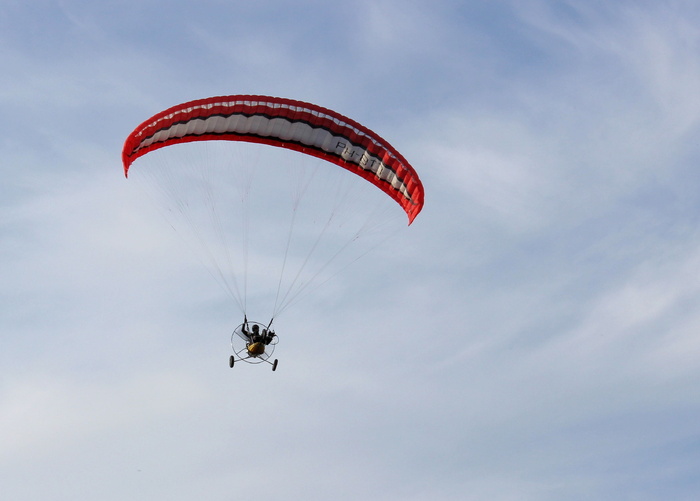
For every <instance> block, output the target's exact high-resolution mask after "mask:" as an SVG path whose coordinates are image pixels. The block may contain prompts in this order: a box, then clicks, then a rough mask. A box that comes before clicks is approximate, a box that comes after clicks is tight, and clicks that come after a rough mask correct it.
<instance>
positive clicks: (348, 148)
mask: <svg viewBox="0 0 700 501" xmlns="http://www.w3.org/2000/svg"><path fill="white" fill-rule="evenodd" d="M206 140H229V141H247V142H253V143H264V144H268V145H272V146H278V147H281V148H287V149H290V150H296V151H299V152H302V153H305V154H308V155H313V156H316V157H319V158H322V159H325V160H327V161H329V162H332V163H334V164H337V165H339V166H341V167H343V168H345V169H347V170H349V171H351V172H354V173H355V174H357V175H358V176H361V177H362V178H364V179H366V180H367V181H369V182H370V183H372V184H374V185H376V186H377V187H378V188H380V189H381V190H382V191H384V192H385V193H386V194H388V195H389V196H390V197H392V198H393V199H394V200H395V201H396V202H398V203H399V205H401V207H402V208H403V209H404V211H405V212H406V214H407V215H408V221H409V224H411V223H412V222H413V220H414V219H415V217H416V216H417V215H418V213H419V212H420V211H421V209H422V208H423V185H422V184H421V181H420V179H419V178H418V174H417V173H416V171H415V170H414V169H413V167H411V165H410V164H409V163H408V162H407V161H406V159H405V158H404V157H403V156H402V155H401V154H400V153H399V152H398V151H396V149H394V148H393V147H392V146H391V145H390V144H389V143H387V142H386V141H385V140H384V139H382V138H381V137H380V136H378V135H377V134H375V133H374V132H372V131H371V130H370V129H368V128H367V127H364V126H363V125H360V124H359V123H357V122H355V121H353V120H351V119H350V118H347V117H345V116H343V115H341V114H339V113H336V112H334V111H332V110H328V109H326V108H322V107H320V106H316V105H314V104H310V103H305V102H301V101H295V100H292V99H282V98H277V97H269V96H249V95H235V96H221V97H211V98H207V99H199V100H196V101H190V102H188V103H183V104H180V105H177V106H173V107H172V108H169V109H167V110H165V111H162V112H161V113H158V114H157V115H154V116H153V117H151V118H149V119H148V120H146V121H145V122H144V123H142V124H141V125H139V126H138V127H137V128H136V129H135V130H134V131H133V132H132V133H131V134H130V135H129V137H128V138H127V139H126V142H125V144H124V150H123V152H122V160H123V162H124V174H125V175H128V172H129V167H130V166H131V164H132V163H133V162H134V160H136V159H137V158H139V157H140V156H142V155H145V154H146V153H148V152H149V151H153V150H157V149H159V148H162V147H164V146H168V145H170V144H176V143H185V142H190V141H206Z"/></svg>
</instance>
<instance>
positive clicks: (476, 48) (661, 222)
mask: <svg viewBox="0 0 700 501" xmlns="http://www.w3.org/2000/svg"><path fill="white" fill-rule="evenodd" d="M699 27H700V7H699V6H698V5H697V3H696V2H693V1H670V0H656V1H644V0H642V1H627V0H621V1H617V2H605V1H597V0H591V1H588V2H574V1H566V0H562V1H547V0H517V1H516V0H512V1H508V0H502V1H471V0H464V1H456V0H455V1H449V0H426V1H420V0H401V1H399V0H371V1H370V0H366V1H363V0H350V1H346V2H335V1H320V0H317V1H311V0H300V1H294V2H292V1H282V0H260V1H257V2H249V1H237V0H236V1H215V0H201V1H198V2H184V1H179V0H173V1H170V2H165V1H162V0H139V1H132V0H124V1H114V2H94V1H86V0H64V1H49V0H46V1H42V0H30V1H26V0H23V1H19V0H1V1H0V47H1V49H0V115H1V116H2V117H3V120H2V121H0V170H1V172H2V181H0V491H2V497H3V499H16V500H19V499H21V500H25V501H36V500H48V499H51V500H56V501H61V500H71V501H75V500H79V499H100V500H104V501H111V500H123V499H133V500H157V499H168V500H171V501H184V500H191V499H218V500H239V499H257V500H261V501H263V500H278V499H289V498H295V499H306V500H309V501H313V500H329V499H333V500H339V501H342V500H355V499H372V500H382V501H393V500H401V501H410V500H424V499H432V500H434V501H453V500H460V501H462V500H485V499H486V500H491V501H502V500H503V501H510V500H584V499H586V500H588V499H596V500H657V499H664V500H666V499H674V500H691V499H693V500H694V499H698V498H700V476H698V471H700V420H698V419H697V415H698V414H699V413H700V273H699V272H700V218H699V217H698V208H699V207H700V189H698V188H700V174H699V173H698V170H697V165H698V162H699V161H700V146H699V143H698V141H697V140H696V138H697V135H698V133H700V94H698V89H699V88H700V28H699ZM228 94H263V95H272V96H282V97H288V98H292V99H299V100H303V101H308V102H312V103H315V104H318V105H320V106H323V107H327V108H330V109H333V110H336V111H338V112H340V113H342V114H344V115H347V116H350V117H352V118H353V119H355V120H357V121H358V122H360V123H362V124H365V125H366V126H368V127H369V128H371V129H373V130H375V131H377V132H378V133H380V134H381V136H383V137H384V138H385V139H387V140H388V141H389V142H390V143H391V144H392V145H393V146H395V147H396V148H397V149H398V150H399V151H401V152H402V154H403V155H404V156H405V157H406V158H407V159H409V161H410V162H411V164H412V165H413V166H414V167H415V169H416V171H417V172H418V173H419V175H420V177H421V179H422V181H423V184H424V187H425V199H426V203H425V208H424V210H423V212H422V213H421V214H420V215H419V216H418V218H417V219H416V220H415V222H414V223H413V224H412V225H411V226H410V227H405V228H402V229H401V231H399V232H397V234H396V236H395V237H393V238H392V239H391V240H390V241H388V242H386V243H385V244H384V245H383V246H382V247H380V248H378V249H376V252H374V253H372V254H370V255H368V256H367V257H366V258H364V259H361V260H359V261H358V262H356V263H354V264H353V266H352V268H351V269H348V270H343V271H342V272H341V273H340V274H339V275H338V276H336V277H335V278H334V279H333V280H332V282H331V283H329V284H327V285H324V286H323V287H320V288H319V289H318V290H317V291H315V292H314V293H313V294H309V295H308V296H307V297H306V298H305V299H304V300H303V301H300V302H299V303H297V304H295V305H294V307H293V308H290V309H289V310H288V311H287V312H285V314H284V316H283V317H281V318H280V319H279V323H277V324H276V327H277V333H278V334H279V336H280V343H279V345H278V346H277V349H276V351H275V357H276V358H278V359H279V360H280V365H279V368H278V369H277V371H275V372H272V371H271V370H270V367H269V366H267V365H265V364H261V365H243V364H241V365H240V366H239V365H236V366H235V367H234V368H233V369H230V368H229V367H228V363H227V361H228V357H229V355H230V353H231V351H230V350H231V348H230V345H229V342H230V333H231V331H232V329H233V328H234V327H235V326H236V325H237V324H238V323H239V322H240V318H239V317H240V315H239V313H238V311H237V310H236V308H235V305H233V304H232V303H231V301H230V300H229V299H228V298H227V297H226V296H225V294H223V293H222V289H221V288H220V287H219V286H218V285H217V283H216V282H215V281H213V280H212V278H211V276H209V274H208V273H206V271H204V270H203V269H202V267H201V266H200V264H199V263H197V262H196V260H195V259H193V258H192V255H191V254H190V253H189V252H187V251H185V250H184V249H183V245H182V243H181V242H180V239H179V238H178V236H177V235H176V234H174V233H173V232H172V231H170V228H169V227H168V225H167V224H164V221H163V220H162V218H161V217H160V216H159V214H158V212H157V211H155V210H154V209H153V205H152V204H151V203H150V201H149V200H148V199H147V197H144V193H143V192H142V191H141V190H139V189H137V187H136V185H135V183H132V182H131V179H129V180H126V179H125V178H124V175H123V170H122V165H121V148H122V145H123V142H124V139H125V138H126V136H127V135H128V134H129V133H130V132H131V130H133V128H134V127H136V125H138V124H139V123H141V122H142V121H143V120H145V119H146V118H148V117H150V116H151V115H153V114H155V113H157V112H158V111H160V110H163V109H165V108H168V107H170V106H173V105H176V104H178V103H182V102H185V101H189V100H193V99H198V98H204V97H209V96H216V95H228Z"/></svg>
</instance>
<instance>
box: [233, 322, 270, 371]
mask: <svg viewBox="0 0 700 501" xmlns="http://www.w3.org/2000/svg"><path fill="white" fill-rule="evenodd" d="M278 340H279V339H278V337H277V334H275V331H273V330H272V329H270V324H268V325H265V324H262V323H260V322H250V321H248V319H245V320H244V321H243V323H242V324H241V325H239V326H238V327H236V328H235V329H234V330H233V333H232V334H231V348H232V349H233V355H231V356H230V357H229V367H233V366H234V364H235V363H236V362H237V361H243V362H246V363H249V364H259V363H261V362H267V363H268V364H270V365H272V370H273V371H274V370H277V359H275V360H274V361H272V362H271V361H270V360H269V359H270V357H271V356H272V354H273V353H274V351H275V346H276V345H277V341H278Z"/></svg>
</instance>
